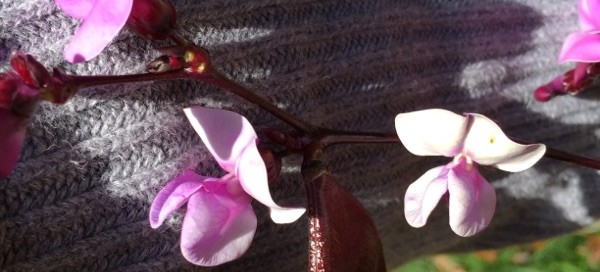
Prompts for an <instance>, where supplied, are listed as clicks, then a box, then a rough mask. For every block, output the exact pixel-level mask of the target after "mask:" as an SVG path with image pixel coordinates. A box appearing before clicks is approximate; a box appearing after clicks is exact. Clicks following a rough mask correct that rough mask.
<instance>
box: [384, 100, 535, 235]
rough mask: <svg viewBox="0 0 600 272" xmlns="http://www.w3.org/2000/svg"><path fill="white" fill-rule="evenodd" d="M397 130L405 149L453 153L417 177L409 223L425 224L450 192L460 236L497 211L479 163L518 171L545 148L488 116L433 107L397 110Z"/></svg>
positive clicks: (409, 197) (408, 205)
mask: <svg viewBox="0 0 600 272" xmlns="http://www.w3.org/2000/svg"><path fill="white" fill-rule="evenodd" d="M396 131H397V133H398V137H399V138H400V141H402V143H403V144H404V146H405V147H406V149H407V150H408V151H409V152H411V153H413V154H415V155H419V156H446V157H453V158H454V159H453V160H452V162H450V163H449V164H447V165H444V166H438V167H435V168H433V169H431V170H429V171H427V172H425V174H423V175H422V176H421V177H420V178H419V179H417V180H416V181H415V182H413V183H412V184H411V185H410V186H409V187H408V189H407V191H406V196H405V197H404V215H405V216H406V220H407V221H408V224H410V225H411V226H413V227H416V228H418V227H422V226H424V225H425V223H426V222H427V218H428V217H429V214H431V212H432V211H433V209H434V208H435V207H436V206H437V204H438V202H439V201H440V199H441V198H442V196H444V195H445V194H446V193H448V196H449V203H448V204H449V211H450V227H451V228H452V230H453V231H454V232H455V233H456V234H458V235H460V236H465V237H466V236H472V235H474V234H476V233H478V232H480V231H481V230H483V229H484V228H486V227H487V226H488V225H489V224H490V221H491V219H492V216H493V215H494V210H495V207H496V193H495V192H494V188H493V187H492V186H491V185H490V184H489V183H488V182H487V181H486V180H485V178H483V177H482V176H481V175H480V174H479V171H477V165H476V164H475V163H474V162H477V163H479V164H483V165H491V166H494V167H496V168H499V169H502V170H505V171H510V172H517V171H522V170H525V169H527V168H529V167H531V166H532V165H533V164H535V163H536V162H537V161H538V160H539V159H540V158H541V157H542V156H543V155H544V152H545V151H546V147H545V146H544V145H542V144H533V145H520V144H517V143H515V142H513V141H511V140H510V139H509V138H508V137H507V136H506V135H505V134H504V133H503V132H502V130H501V129H500V127H498V125H496V124H495V123H494V122H492V121H491V120H490V119H488V118H487V117H485V116H483V115H480V114H476V113H467V114H465V115H464V116H462V115H458V114H455V113H453V112H450V111H447V110H442V109H429V110H422V111H416V112H410V113H403V114H398V116H396Z"/></svg>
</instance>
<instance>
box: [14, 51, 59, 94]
mask: <svg viewBox="0 0 600 272" xmlns="http://www.w3.org/2000/svg"><path fill="white" fill-rule="evenodd" d="M10 65H11V66H12V68H13V69H14V70H15V72H16V73H17V74H19V76H21V78H22V79H23V82H25V84H28V85H30V86H33V87H38V88H39V87H42V86H44V84H46V81H47V80H48V78H49V77H50V73H48V70H46V67H44V65H42V64H41V63H39V62H38V61H37V60H36V59H35V58H33V57H32V56H31V55H28V54H23V53H21V52H19V51H15V52H14V53H13V54H12V56H11V58H10Z"/></svg>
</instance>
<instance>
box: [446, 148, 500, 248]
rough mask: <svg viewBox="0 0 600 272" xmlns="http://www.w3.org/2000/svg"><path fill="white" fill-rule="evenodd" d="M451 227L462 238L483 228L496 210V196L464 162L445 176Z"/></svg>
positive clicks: (488, 185)
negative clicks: (446, 177) (446, 178)
mask: <svg viewBox="0 0 600 272" xmlns="http://www.w3.org/2000/svg"><path fill="white" fill-rule="evenodd" d="M448 193H449V196H450V199H449V210H450V227H451V228H452V230H453V231H454V232H455V233H456V234H458V235H460V236H463V237H468V236H472V235H475V234H477V233H478V232H480V231H481V230H483V229H484V228H486V227H487V226H488V225H489V224H490V222H491V220H492V217H493V215H494V211H495V209H496V193H495V192H494V188H493V187H492V185H490V184H489V183H488V182H487V181H486V180H485V179H484V178H483V177H482V176H481V175H480V174H479V171H477V169H476V168H475V166H474V165H469V164H467V162H466V159H465V158H461V159H460V161H459V163H458V164H457V165H455V166H454V167H452V168H451V169H450V172H449V173H448Z"/></svg>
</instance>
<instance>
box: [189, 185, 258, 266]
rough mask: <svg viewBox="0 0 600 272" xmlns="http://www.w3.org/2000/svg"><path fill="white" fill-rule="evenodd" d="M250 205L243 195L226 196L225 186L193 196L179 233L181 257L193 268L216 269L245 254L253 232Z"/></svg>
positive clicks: (252, 216)
mask: <svg viewBox="0 0 600 272" xmlns="http://www.w3.org/2000/svg"><path fill="white" fill-rule="evenodd" d="M250 201H251V199H250V198H249V197H248V196H247V195H245V194H240V195H238V196H233V195H231V194H229V193H228V192H227V189H226V186H222V187H221V189H220V190H218V191H215V192H204V191H198V193H196V194H193V195H192V196H191V197H190V199H189V203H188V206H187V212H186V214H185V218H184V220H183V227H182V229H181V252H182V253H183V256H184V257H185V258H186V259H187V260H188V261H190V262H192V263H194V264H196V265H201V266H215V265H219V264H222V263H225V262H229V261H232V260H235V259H237V258H239V257H240V256H241V255H242V254H244V252H246V250H247V249H248V247H250V243H251V242H252V239H253V237H254V232H255V231H256V215H255V214H254V211H253V210H252V206H251V205H250Z"/></svg>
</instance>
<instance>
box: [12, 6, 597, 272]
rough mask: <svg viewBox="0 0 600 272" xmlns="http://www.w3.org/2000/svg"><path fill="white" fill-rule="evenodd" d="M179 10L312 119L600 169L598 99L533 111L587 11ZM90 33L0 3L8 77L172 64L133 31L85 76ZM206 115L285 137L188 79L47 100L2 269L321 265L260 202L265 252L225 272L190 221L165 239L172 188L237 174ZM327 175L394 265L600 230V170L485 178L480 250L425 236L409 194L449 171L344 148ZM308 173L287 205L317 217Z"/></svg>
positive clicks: (379, 149)
mask: <svg viewBox="0 0 600 272" xmlns="http://www.w3.org/2000/svg"><path fill="white" fill-rule="evenodd" d="M176 7H177V11H178V24H179V29H180V31H179V32H180V33H181V35H182V36H184V37H186V38H188V39H191V40H193V41H195V42H197V43H198V44H200V45H202V46H206V48H208V49H209V50H210V52H211V55H212V57H213V63H214V66H215V67H216V68H217V69H218V70H220V71H222V72H223V73H224V74H226V75H227V76H228V77H230V78H231V79H233V80H235V81H237V82H240V83H242V84H244V85H246V86H248V87H249V88H251V89H252V90H254V91H255V92H256V93H257V94H260V95H261V96H263V97H266V98H268V99H269V100H270V101H272V102H274V103H276V104H277V105H278V106H279V107H281V108H283V109H285V110H287V111H289V112H291V113H293V114H295V115H296V116H298V117H301V118H303V119H305V120H308V121H310V122H312V123H314V124H318V125H321V126H326V127H330V128H337V129H347V130H363V131H393V130H394V124H393V120H394V116H395V114H397V113H400V112H407V111H413V110H420V109H426V108H433V107H441V108H446V109H449V110H452V111H455V112H478V113H482V114H485V115H487V116H489V117H490V118H492V119H494V120H496V121H497V122H498V123H499V124H500V126H501V127H502V128H503V129H505V131H506V132H507V133H508V134H509V135H512V136H514V137H517V138H521V139H525V140H528V141H533V142H543V143H546V144H548V145H549V146H552V147H555V148H560V149H563V150H567V151H570V152H575V153H579V154H582V155H587V156H597V155H599V154H600V152H599V151H600V147H599V145H598V138H599V137H600V127H599V124H600V114H599V112H598V106H599V101H598V99H599V98H600V96H598V92H597V91H596V92H593V91H590V92H588V93H587V94H585V93H584V94H582V95H580V96H577V97H572V96H565V97H560V98H557V99H555V100H553V101H551V102H549V103H546V104H540V103H537V102H535V101H534V100H533V98H532V93H533V90H535V88H536V87H537V86H539V85H542V84H545V83H546V82H548V81H549V80H551V79H552V78H553V77H554V76H555V75H558V74H559V73H562V72H564V71H566V70H567V69H570V68H571V66H572V64H564V65H558V64H557V63H556V59H557V55H558V53H559V50H560V47H561V44H562V40H563V39H564V38H565V37H566V36H567V34H568V33H569V32H572V31H576V30H577V29H578V26H577V13H576V1H575V0H570V1H567V0H511V1H509V0H506V1H499V0H498V1H487V0H481V1H475V0H457V1H437V0H418V1H413V0H324V1H315V0H252V1H241V0H202V1H199V0H198V1H196V0H189V1H176ZM78 24H79V22H78V21H77V20H75V19H72V18H70V17H68V16H66V15H64V14H62V13H61V12H60V11H59V10H58V8H57V7H56V5H55V4H54V3H53V1H50V0H24V1H12V0H0V63H1V67H0V68H1V69H3V70H6V69H8V63H7V62H8V57H9V56H10V52H11V51H12V50H14V49H20V50H22V51H24V52H27V53H30V54H32V55H34V56H36V57H38V59H40V60H41V61H42V62H43V63H44V64H45V65H47V66H48V67H60V68H62V69H64V70H66V71H68V72H72V73H78V74H126V73H137V72H142V71H143V67H144V66H145V63H147V62H148V61H150V60H152V59H153V58H154V57H156V56H157V55H158V53H156V51H153V50H152V49H151V48H152V47H153V46H158V45H160V44H161V43H156V42H148V41H146V40H144V39H142V38H140V37H138V36H135V35H134V34H132V33H130V32H129V31H127V30H125V31H122V32H121V34H120V35H119V36H118V38H117V39H115V40H114V42H113V43H112V44H111V45H110V46H109V47H108V48H106V50H104V51H103V52H102V54H100V56H98V57H97V58H95V59H93V60H92V61H89V62H87V63H83V64H79V65H71V64H69V63H67V62H65V61H64V60H63V59H62V50H63V48H64V47H65V45H66V44H67V42H68V41H69V39H70V37H71V36H72V34H73V32H74V30H75V29H76V27H77V25H78ZM162 44H164V43H162ZM190 105H201V106H205V107H209V108H223V109H229V110H233V111H236V112H239V113H241V114H243V115H245V116H246V117H247V118H248V119H249V120H250V121H251V123H252V124H253V125H254V126H255V127H256V128H258V129H260V128H264V127H278V128H286V126H285V125H284V124H283V123H282V122H281V121H278V120H277V119H276V118H274V117H273V116H271V115H269V114H268V113H266V112H264V111H262V110H260V109H258V108H257V107H255V106H253V105H251V104H248V103H245V102H244V101H243V100H241V99H239V98H237V97H234V96H232V95H230V94H228V93H226V92H224V91H222V90H220V89H218V88H215V87H211V86H209V85H207V84H202V83H195V82H190V81H186V80H177V81H169V82H149V83H143V84H122V85H112V86H105V87H99V88H91V89H86V90H84V91H81V92H80V93H79V94H78V95H77V96H76V97H75V98H73V99H72V100H71V101H69V102H68V103H67V104H65V105H62V106H55V105H49V104H47V103H42V104H41V105H40V106H39V108H38V109H37V112H36V114H35V116H34V118H33V120H32V124H31V127H30V129H29V132H28V137H27V138H26V140H25V146H24V150H23V152H22V157H21V159H20V162H19V164H18V165H17V167H16V169H15V171H14V173H13V174H12V175H11V176H9V177H8V178H7V179H5V180H2V181H0V268H2V269H3V270H6V271H144V270H148V271H188V270H189V271H191V270H200V271H203V270H204V269H206V270H211V271H212V270H214V271H303V270H306V266H307V218H306V216H304V217H303V218H302V219H301V220H299V221H298V222H296V223H293V224H289V225H276V224H274V223H272V222H271V221H270V220H269V219H268V215H267V211H266V208H265V207H263V206H260V205H254V206H255V211H256V212H257V216H258V217H259V226H258V230H257V233H256V236H255V238H254V242H253V243H252V246H251V247H250V249H249V251H248V252H247V253H246V254H245V255H244V256H243V257H242V258H241V259H239V260H237V261H234V262H231V263H228V264H225V265H222V266H220V267H216V268H211V269H208V268H200V267H195V266H193V265H191V264H189V263H187V262H186V261H185V260H184V259H183V257H182V256H181V254H180V252H179V244H178V240H179V228H180V221H181V214H180V215H179V216H176V217H174V218H173V219H171V220H170V221H169V222H168V224H167V225H166V226H163V227H161V228H160V229H158V230H154V229H151V228H150V226H149V223H148V219H147V217H148V216H147V214H148V208H149V205H150V203H151V201H152V199H153V197H154V195H155V194H156V192H157V191H158V190H160V188H161V187H162V186H163V185H164V184H165V183H166V182H167V181H168V180H169V179H171V178H172V177H174V176H175V175H177V174H178V173H180V172H181V171H183V170H185V169H195V170H196V171H197V172H198V173H200V174H203V175H215V176H216V175H219V174H220V173H221V170H219V168H218V166H217V164H216V163H215V161H214V160H213V159H212V158H211V156H210V154H209V153H208V152H207V150H206V148H205V147H204V146H203V144H202V143H201V141H200V139H199V137H198V136H197V135H196V134H195V132H194V131H193V129H192V128H191V126H190V125H189V123H188V122H187V120H186V119H185V117H184V115H183V112H182V108H184V107H186V106H190ZM440 137H443V135H440ZM325 160H326V161H327V164H328V165H329V168H330V170H331V172H332V173H333V174H334V176H335V177H336V178H337V179H338V180H339V181H340V182H341V184H342V185H343V186H344V187H345V188H346V189H348V190H349V191H351V192H352V193H353V194H354V195H355V196H356V197H357V198H358V199H359V200H360V201H361V202H362V203H363V204H364V205H365V207H366V208H367V209H368V211H369V212H370V213H371V214H372V217H373V218H374V221H375V222H376V225H377V228H378V229H379V232H380V235H381V237H382V241H383V245H384V250H385V256H386V261H387V266H388V268H390V269H391V268H394V267H395V266H397V265H399V264H401V263H403V262H406V261H408V260H410V259H412V258H415V257H417V256H421V255H425V254H431V253H436V252H448V251H464V250H473V249H480V248H490V247H500V246H504V245H509V244H515V243H525V242H529V241H533V240H536V239H542V238H546V237H551V236H555V235H559V234H564V233H567V232H570V231H573V230H576V229H579V228H581V227H583V226H586V225H588V224H590V223H592V222H593V221H594V220H595V219H596V218H598V217H600V198H599V197H598V193H600V177H599V174H598V172H596V171H594V170H590V169H586V168H583V167H578V166H575V165H571V164H568V163H563V162H557V161H553V160H550V159H542V160H541V161H540V163H538V164H537V165H536V166H534V167H533V168H531V169H529V170H526V171H523V172H520V173H507V172H502V171H500V170H495V169H488V168H481V171H482V174H483V175H484V176H485V177H487V178H488V180H489V181H490V182H491V183H492V184H493V186H494V187H495V188H496V192H497V194H498V200H497V210H496V215H495V217H494V219H493V221H492V224H491V226H490V227H489V228H488V229H487V230H485V231H484V232H482V233H481V234H480V235H478V236H476V237H472V238H461V237H458V236H457V235H455V234H454V233H453V232H452V231H451V230H450V227H449V226H448V211H447V209H446V208H445V207H444V206H443V205H440V206H439V207H438V208H437V209H436V210H435V211H434V213H433V214H432V217H431V218H430V220H429V222H428V223H427V225H426V226H425V227H423V228H420V229H414V228H411V227H410V226H409V225H408V224H407V223H406V221H405V219H404V214H403V197H404V192H405V191H406V188H407V186H408V185H409V184H410V183H411V182H412V181H414V180H416V179H417V178H418V177H419V176H420V175H421V174H423V173H424V172H425V171H426V170H428V169H430V168H432V167H434V166H437V165H441V164H444V163H446V162H447V161H448V160H449V159H448V158H435V157H417V156H414V155H412V154H410V153H408V152H407V151H406V150H405V149H404V148H403V147H402V146H401V145H391V144H390V145H347V146H339V147H336V148H334V149H332V150H330V151H329V152H327V154H326V156H325ZM299 163H300V158H289V159H286V160H285V161H284V171H283V173H282V176H281V177H280V179H279V182H278V183H277V184H276V185H275V186H274V188H273V189H272V193H273V195H274V198H275V199H276V201H277V202H278V203H280V204H298V205H304V204H305V202H306V200H305V191H304V188H303V185H302V182H301V177H300V174H299Z"/></svg>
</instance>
